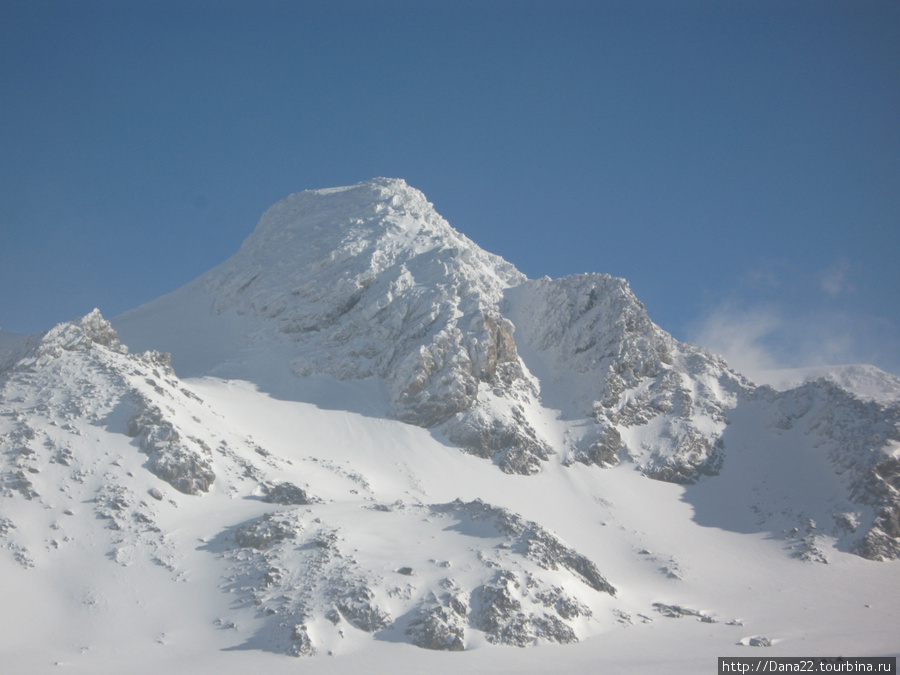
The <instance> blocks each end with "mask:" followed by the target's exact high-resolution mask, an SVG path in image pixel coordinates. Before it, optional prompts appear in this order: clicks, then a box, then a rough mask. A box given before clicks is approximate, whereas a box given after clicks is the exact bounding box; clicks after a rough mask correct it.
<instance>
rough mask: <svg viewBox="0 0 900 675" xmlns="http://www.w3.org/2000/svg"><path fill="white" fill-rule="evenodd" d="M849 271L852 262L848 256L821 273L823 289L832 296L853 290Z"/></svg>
mask: <svg viewBox="0 0 900 675" xmlns="http://www.w3.org/2000/svg"><path fill="white" fill-rule="evenodd" d="M849 273H850V263H849V262H848V261H847V259H846V258H841V259H840V260H838V261H837V262H836V263H835V264H834V265H832V266H831V267H829V268H828V269H827V270H825V271H824V272H823V273H822V274H821V276H820V282H821V286H822V290H823V291H825V292H826V293H827V294H828V295H830V296H831V297H836V296H838V295H840V294H841V293H844V292H850V291H852V290H853V286H852V285H851V283H850V278H849Z"/></svg>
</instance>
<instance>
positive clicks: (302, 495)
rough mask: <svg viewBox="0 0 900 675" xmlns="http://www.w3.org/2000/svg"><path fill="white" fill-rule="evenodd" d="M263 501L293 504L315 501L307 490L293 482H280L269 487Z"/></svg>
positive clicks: (300, 504)
mask: <svg viewBox="0 0 900 675" xmlns="http://www.w3.org/2000/svg"><path fill="white" fill-rule="evenodd" d="M263 501H264V502H267V503H269V504H285V505H288V504H293V505H298V506H302V505H305V504H312V503H313V500H311V499H310V497H309V495H308V494H307V493H306V490H304V489H303V488H301V487H298V486H296V485H294V484H293V483H278V484H277V485H275V486H273V487H271V488H269V491H268V492H267V493H266V496H265V497H263Z"/></svg>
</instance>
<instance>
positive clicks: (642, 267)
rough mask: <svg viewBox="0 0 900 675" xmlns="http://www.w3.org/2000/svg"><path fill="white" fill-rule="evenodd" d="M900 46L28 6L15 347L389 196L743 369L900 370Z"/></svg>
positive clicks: (861, 6) (856, 31)
mask: <svg viewBox="0 0 900 675" xmlns="http://www.w3.org/2000/svg"><path fill="white" fill-rule="evenodd" d="M898 35H900V4H898V3H897V2H896V1H894V0H890V1H884V2H874V1H873V2H869V1H867V0H856V1H854V2H847V1H843V2H829V1H827V0H820V1H816V2H809V1H803V2H793V1H791V0H777V1H774V2H769V1H766V0H757V1H752V2H751V1H750V0H746V1H743V0H733V1H724V0H716V1H714V2H712V1H710V2H705V1H703V2H701V1H696V2H694V1H685V2H677V1H672V2H668V1H663V0H657V1H653V2H649V1H647V2H642V1H640V0H636V1H629V2H616V1H609V2H571V1H566V0H554V1H553V2H550V1H547V2H531V1H528V0H516V1H506V0H493V1H486V0H481V1H480V2H469V1H467V0H455V1H452V2H451V1H432V2H429V1H428V0H419V1H417V2H411V1H402V0H385V1H380V2H379V1H374V0H372V1H369V2H361V1H357V2H351V1H341V0H329V1H327V2H326V1H319V2H276V1H272V0H268V1H267V0H257V1H255V2H230V1H228V0H224V1H217V2H201V1H198V0H180V1H179V2H169V1H168V0H162V1H160V0H154V2H137V1H135V2H120V1H111V0H107V1H97V0H77V1H74V2H73V1H68V0H66V1H63V0H57V1H52V2H46V1H41V0H28V1H27V2H25V1H21V0H7V1H6V2H3V3H0V328H3V329H5V330H10V331H14V332H23V333H31V332H39V331H41V330H45V329H47V328H49V327H51V326H52V325H53V324H55V323H57V322H60V321H64V320H69V319H72V318H74V317H76V316H79V315H82V314H84V313H86V312H88V311H90V310H91V309H92V308H94V307H95V306H96V307H99V308H100V310H101V311H102V312H103V313H104V314H105V315H107V316H115V315H116V314H119V313H121V312H123V311H126V310H128V309H130V308H132V307H135V306H137V305H139V304H141V303H143V302H146V301H149V300H151V299H153V298H155V297H157V296H159V295H161V294H163V293H166V292H168V291H170V290H174V289H175V288H177V287H178V286H181V285H182V284H184V283H186V282H188V281H190V280H191V279H193V278H194V277H196V276H198V275H199V274H201V273H202V272H204V271H206V270H207V269H209V268H210V267H212V266H214V265H216V264H218V263H219V262H221V261H222V260H224V259H225V258H227V257H228V256H229V255H230V254H232V253H233V252H234V251H236V250H237V248H238V247H239V245H240V243H241V241H242V240H243V239H244V237H246V236H247V235H248V234H249V233H250V231H251V230H252V228H253V227H254V225H255V224H256V221H257V220H258V218H259V216H260V215H261V213H262V212H263V211H264V210H265V209H266V208H267V207H268V206H269V205H271V204H272V203H274V202H275V201H277V200H279V199H281V198H283V197H285V196H286V195H288V194H290V193H292V192H296V191H299V190H303V189H307V188H318V187H328V186H336V185H347V184H352V183H356V182H359V181H361V180H366V179H368V178H371V177H374V176H391V177H401V178H405V179H406V180H407V181H408V182H409V183H410V184H411V185H413V186H414V187H417V188H419V189H421V190H423V191H424V192H425V194H426V195H427V196H428V197H429V199H430V200H431V201H432V202H434V204H435V206H436V208H437V210H438V211H439V212H440V213H441V214H442V215H443V216H445V217H446V218H447V219H448V220H449V221H450V223H451V224H452V225H453V226H454V227H456V228H457V229H458V230H460V231H462V232H463V233H464V234H466V235H468V236H469V237H470V238H472V239H473V240H475V242H477V243H478V244H480V245H481V246H482V247H484V248H485V249H487V250H489V251H491V252H493V253H496V254H498V255H501V256H503V257H504V258H506V259H507V260H509V261H510V262H512V263H514V264H515V265H516V266H517V267H519V269H521V270H522V271H523V272H525V273H526V274H527V275H528V276H530V277H540V276H543V275H549V276H551V277H559V276H564V275H566V274H572V273H579V272H589V271H590V272H609V273H611V274H614V275H617V276H623V277H625V278H626V279H628V280H629V282H630V283H631V285H632V287H633V288H634V290H635V292H636V293H637V295H638V297H639V298H641V300H643V301H644V303H645V305H646V306H647V309H648V311H649V313H650V316H651V317H652V318H653V319H654V320H655V321H656V322H657V323H658V324H660V325H661V326H662V327H663V328H665V329H666V330H668V331H669V332H671V333H672V334H673V335H674V336H675V337H676V338H679V339H691V340H697V341H701V342H705V343H706V344H707V346H711V347H714V348H716V349H719V350H722V351H725V352H726V355H727V356H729V357H730V358H731V359H732V360H734V361H735V362H736V363H738V365H745V367H747V368H751V367H758V366H760V365H770V366H800V365H818V364H821V363H844V362H859V361H862V362H869V363H875V364H876V365H879V366H881V367H882V368H885V369H888V370H890V371H891V372H894V373H897V374H900V274H898V272H897V257H898V253H900V40H898V39H897V36H898ZM741 359H746V360H747V362H746V364H740V361H741Z"/></svg>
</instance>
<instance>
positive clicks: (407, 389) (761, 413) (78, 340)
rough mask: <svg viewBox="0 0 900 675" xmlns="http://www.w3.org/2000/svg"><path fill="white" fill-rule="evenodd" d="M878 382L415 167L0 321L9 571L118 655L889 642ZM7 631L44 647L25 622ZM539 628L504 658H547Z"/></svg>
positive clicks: (21, 593) (884, 411)
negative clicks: (568, 267) (211, 256)
mask: <svg viewBox="0 0 900 675" xmlns="http://www.w3.org/2000/svg"><path fill="white" fill-rule="evenodd" d="M851 389H857V390H859V391H856V392H854V391H851ZM863 390H868V391H874V392H875V394H873V395H869V396H867V395H865V391H863ZM891 391H892V389H891V386H890V378H887V379H886V378H883V377H881V376H879V375H878V374H877V373H875V372H873V371H868V370H866V369H857V370H855V371H853V372H845V373H843V375H841V376H834V377H833V378H831V379H821V378H820V379H817V380H813V381H810V382H806V383H802V384H800V385H799V386H796V387H793V388H788V389H786V390H784V391H778V390H776V389H774V388H772V387H768V386H757V385H756V384H754V383H752V382H751V381H749V380H747V379H746V378H744V377H743V376H741V375H740V374H738V373H736V372H734V371H732V370H731V369H729V368H728V366H727V363H726V362H725V361H724V360H723V359H722V358H721V357H719V356H717V355H715V354H712V353H711V352H709V351H708V350H706V349H704V348H702V347H700V346H697V345H691V344H686V343H680V342H678V341H676V340H675V339H674V338H672V336H671V335H669V334H668V333H666V332H665V331H664V330H662V329H661V328H659V327H658V326H656V325H655V324H654V323H653V322H652V320H651V319H650V317H649V316H648V315H647V312H646V309H645V308H644V306H643V305H642V304H641V302H640V301H639V300H638V299H637V298H636V297H635V295H634V293H633V292H632V291H631V289H630V287H629V285H628V283H627V282H626V281H625V280H622V279H617V278H614V277H611V276H609V275H605V274H583V275H575V276H571V277H565V278H563V279H549V278H546V277H545V278H542V279H534V280H531V279H527V278H526V277H525V276H524V275H522V274H521V273H519V272H518V271H517V270H516V269H515V268H514V267H513V266H512V265H510V264H509V263H507V262H505V261H503V260H502V259H501V258H499V257H498V256H495V255H493V254H490V253H487V252H484V251H482V250H481V249H480V248H478V247H477V245H475V244H474V243H473V242H471V241H470V240H468V239H467V238H465V237H464V236H463V235H461V234H459V233H457V232H456V231H455V230H453V228H451V227H450V225H449V224H448V223H447V222H446V221H445V220H443V219H442V218H441V217H440V216H439V215H438V214H437V213H436V212H435V211H434V209H433V206H432V205H431V204H430V203H429V202H428V201H427V199H426V198H425V196H424V195H422V193H420V192H419V191H417V190H414V189H413V188H411V187H409V186H408V185H407V184H406V183H405V182H403V181H399V180H395V179H374V180H372V181H366V182H365V183H361V184H358V185H356V186H348V187H344V188H336V189H326V190H313V191H307V192H303V193H297V194H296V195H292V196H290V197H288V198H287V199H285V200H282V201H281V202H279V203H278V204H276V205H273V207H271V208H270V209H269V210H268V211H267V212H266V213H265V214H264V215H263V217H262V218H261V219H260V224H259V225H258V226H257V228H256V230H254V232H253V233H252V234H251V235H250V236H249V237H248V238H247V240H246V241H245V242H244V244H243V245H242V246H241V248H240V249H239V251H238V252H237V253H236V254H235V255H234V256H232V258H230V259H229V260H227V261H225V262H223V263H222V264H221V265H219V266H217V267H216V268H214V269H213V270H210V272H208V273H206V274H204V275H202V276H201V277H199V278H198V279H196V280H195V281H193V282H191V283H189V284H188V285H186V286H185V287H183V288H181V289H179V290H177V291H175V292H173V293H170V294H168V295H166V296H163V297H162V298H159V299H157V300H156V301H153V302H151V303H148V304H147V305H145V306H143V307H140V308H136V309H135V310H132V311H131V312H128V313H126V314H124V315H122V316H120V317H115V318H114V319H113V320H112V321H111V322H110V321H107V320H106V319H105V318H104V317H102V316H101V314H100V312H99V311H94V312H92V313H90V314H88V315H86V316H85V317H82V318H81V319H78V320H75V321H72V322H66V323H63V324H60V325H58V326H56V327H54V328H52V329H51V330H49V331H48V332H46V333H44V334H42V335H40V336H32V337H29V338H27V339H16V340H12V341H10V342H9V344H8V345H7V347H6V350H5V351H0V452H2V454H0V458H2V462H3V465H2V474H0V478H2V483H0V505H2V507H3V508H2V516H0V569H2V570H4V571H5V572H6V574H4V575H0V578H4V579H6V581H4V582H3V583H4V584H5V586H4V587H3V590H4V592H5V593H6V597H9V598H11V600H10V602H11V606H13V607H18V608H22V610H23V611H24V608H25V607H27V606H29V598H30V597H31V596H35V597H44V596H43V595H41V593H42V592H39V591H38V589H40V588H43V587H45V586H46V587H47V588H54V589H59V591H58V596H54V597H57V599H56V600H54V601H53V603H55V604H52V603H51V604H47V605H44V604H41V605H40V606H41V607H44V606H61V607H65V608H66V612H67V616H69V617H70V618H71V620H72V621H71V625H66V626H57V627H56V630H58V631H62V633H63V634H64V635H66V636H67V637H66V638H65V639H64V640H62V641H58V644H56V645H55V646H54V647H53V650H52V651H53V652H54V653H57V654H59V656H58V657H54V658H58V659H60V660H61V661H66V660H73V661H77V662H79V663H85V664H88V665H86V666H85V667H86V668H89V669H92V670H95V669H96V668H97V667H98V665H99V664H100V663H101V661H102V660H103V659H106V661H103V662H106V663H119V662H117V661H116V659H115V658H114V657H113V656H112V654H113V653H115V652H116V650H117V649H119V650H120V651H121V648H120V647H118V646H116V645H115V644H113V643H111V642H110V638H108V637H102V636H103V635H107V634H109V635H112V634H115V635H116V636H117V637H116V639H121V640H123V641H124V643H125V644H126V645H128V647H127V650H131V652H130V653H144V652H143V651H142V650H145V649H146V648H145V647H143V646H141V645H142V644H143V643H142V642H141V640H147V644H151V643H152V644H154V645H166V647H165V649H166V650H167V651H168V652H169V653H172V654H177V655H180V656H179V657H178V658H192V659H196V658H198V656H197V655H198V654H201V653H202V654H203V655H204V656H203V657H202V658H203V659H208V660H209V663H210V665H209V671H210V672H213V671H215V670H218V671H221V669H222V668H225V669H228V668H229V667H231V666H230V665H229V664H231V663H237V662H238V661H236V660H229V659H238V658H239V657H238V656H237V654H238V653H245V652H250V653H255V654H260V655H272V654H290V655H293V656H316V657H322V656H325V655H328V654H331V655H334V656H335V657H336V659H335V663H337V662H340V663H342V664H354V663H356V662H355V661H354V660H353V659H354V658H355V657H354V656H353V655H354V654H357V653H359V654H362V653H369V652H372V653H381V652H379V650H380V649H381V648H380V647H378V646H377V645H378V644H379V643H385V644H387V645H392V646H393V647H396V648H397V649H399V650H401V651H396V652H395V651H392V649H393V647H391V649H389V650H388V652H390V654H391V655H392V656H391V657H389V658H390V661H389V662H385V663H390V667H392V668H394V669H396V670H398V672H405V671H404V668H405V666H403V665H400V664H399V663H398V661H397V660H396V659H397V658H400V659H403V660H407V661H408V663H409V664H410V665H409V668H408V670H409V672H416V670H415V668H416V667H419V668H421V667H423V666H422V665H421V664H427V665H426V666H424V667H426V668H428V669H431V670H437V671H438V672H441V671H443V672H453V668H456V665H454V664H451V663H449V662H444V661H438V660H430V659H426V657H420V656H417V655H415V654H413V653H409V652H406V651H402V649H405V647H406V646H410V645H412V646H415V647H421V648H424V651H429V652H430V651H458V650H462V651H464V652H478V653H482V652H484V653H485V654H487V653H489V652H491V648H490V647H491V646H492V645H508V646H516V647H524V646H530V645H541V644H548V643H551V644H556V645H568V646H567V647H565V650H573V651H566V652H560V658H563V659H566V658H572V659H574V662H576V663H580V664H581V665H582V666H583V667H587V664H588V663H595V662H596V659H597V658H598V657H600V656H601V655H605V656H606V657H607V658H610V655H611V654H613V655H616V654H617V655H618V656H615V658H618V659H619V662H620V663H621V664H625V663H629V664H630V663H631V661H632V660H633V659H634V657H635V655H636V653H637V652H634V651H631V652H629V651H627V650H628V649H631V648H632V647H626V645H630V644H632V643H631V640H632V638H629V637H627V635H630V634H631V633H633V632H637V633H639V634H640V635H643V636H645V639H644V640H639V642H641V643H642V646H641V650H642V651H643V650H646V647H645V646H644V643H645V642H646V641H647V640H649V641H650V642H653V643H654V644H655V642H654V641H655V640H663V641H664V640H672V639H675V640H676V641H680V640H684V641H686V642H684V643H683V644H687V645H695V644H697V645H703V646H702V649H701V651H702V652H703V653H704V654H706V655H707V656H709V655H714V654H721V653H724V651H723V650H727V649H728V648H730V647H731V646H734V645H736V644H737V645H749V644H765V643H769V644H772V645H773V647H772V649H773V650H774V651H773V652H772V653H781V654H784V653H787V652H785V651H783V650H788V652H790V651H791V650H793V651H794V652H796V651H797V650H798V649H801V650H802V649H804V648H807V647H808V645H810V644H813V645H819V646H820V647H822V648H823V649H824V647H825V646H829V647H830V646H831V645H835V644H844V645H845V648H849V647H852V646H853V645H859V650H858V651H855V652H854V653H860V652H866V653H882V652H883V651H884V649H887V648H888V647H889V645H890V644H891V643H890V640H888V639H887V638H886V637H885V635H886V634H888V633H890V634H892V630H891V629H892V628H893V627H897V626H900V620H898V617H897V615H896V614H895V613H893V612H894V610H893V609H892V608H893V607H896V603H894V604H892V603H891V602H887V601H886V600H887V599H890V598H895V599H897V600H900V597H897V594H898V592H900V589H897V587H896V584H893V585H891V582H890V579H891V578H892V577H891V574H892V570H895V569H896V564H898V563H897V562H896V559H897V558H900V525H898V523H900V460H898V455H900V400H898V399H896V398H894V397H892V395H891ZM648 479H655V480H648ZM720 559H721V560H722V561H727V563H724V564H720ZM876 561H879V562H876ZM826 563H827V564H826ZM104 569H106V570H108V572H107V574H108V576H109V583H107V581H106V580H103V579H101V578H100V577H98V575H101V576H102V575H103V572H101V571H100V570H104ZM773 579H778V580H780V579H783V580H784V581H783V583H782V582H781V581H777V582H773V581H772V580H773ZM773 583H777V584H779V588H778V590H777V592H776V591H775V590H774V589H772V588H770V586H771V585H772V584H773ZM822 583H827V584H829V585H830V587H838V586H846V587H847V588H848V589H853V592H852V593H851V592H850V591H849V590H848V591H847V593H846V595H847V598H851V597H852V598H853V600H852V602H851V600H849V599H847V598H844V599H838V600H837V601H836V602H838V606H839V611H837V610H835V609H834V608H833V607H832V606H831V605H830V604H829V598H827V597H823V595H822V593H821V584H822ZM122 588H129V589H132V588H133V591H130V593H133V595H134V597H136V598H137V602H138V604H139V605H140V606H141V607H142V608H143V610H142V611H143V613H140V612H132V611H126V610H125V607H126V605H127V604H128V602H132V603H133V602H134V600H133V599H131V600H129V599H128V598H129V596H128V595H127V594H123V592H122V590H121V589H122ZM151 589H152V590H151ZM759 589H762V590H759ZM782 593H783V594H782ZM154 594H156V595H154ZM156 596H158V598H157V597H156ZM48 597H49V596H48ZM73 598H78V599H77V600H73ZM863 599H864V600H865V604H864V603H863ZM46 602H47V603H50V601H49V600H48V601H46ZM184 603H190V607H191V609H190V611H187V612H185V613H183V614H182V613H180V612H179V608H180V607H181V606H182V605H183V604H184ZM104 605H106V606H107V609H103V607H104ZM872 607H874V608H875V609H872ZM113 608H115V611H114V609H113ZM145 614H146V616H145ZM117 617H118V618H117ZM176 617H180V618H176ZM848 617H852V621H853V625H854V626H856V628H854V630H853V631H851V632H848V633H847V635H848V637H847V638H846V641H845V642H844V643H841V642H840V641H839V640H838V641H835V635H836V634H839V633H840V631H842V630H846V626H847V625H849V623H848ZM679 618H680V619H681V620H682V621H684V619H685V618H689V620H690V621H694V622H699V623H700V624H702V625H703V626H704V627H706V630H707V631H708V633H703V634H701V633H700V632H698V631H696V630H693V629H691V628H683V627H679V628H672V627H670V626H673V625H675V623H678V622H674V623H673V624H668V623H666V622H669V621H670V620H673V619H679ZM116 621H121V626H122V627H121V629H120V630H113V631H110V626H112V625H114V624H115V623H116ZM745 623H746V624H747V628H744V625H745ZM678 625H679V626H683V624H681V623H678ZM126 626H127V627H128V630H130V631H131V633H130V636H128V635H126V633H127V632H128V631H127V630H126ZM151 626H152V627H151ZM885 626H887V628H888V630H887V633H885V630H884V627H885ZM93 627H97V631H96V632H94V628H93ZM626 629H627V630H626ZM621 631H624V632H621ZM879 631H880V632H879ZM764 633H765V634H768V637H766V636H764V635H763V634H764ZM0 634H2V635H4V636H5V637H3V638H2V639H3V640H6V644H5V645H4V643H2V642H0V646H3V647H4V652H7V651H9V653H15V654H19V655H20V656H21V663H22V664H27V665H28V666H29V667H30V669H32V670H33V669H35V668H37V669H41V668H45V667H46V666H47V665H48V664H47V663H46V662H45V661H43V660H42V659H44V658H45V657H43V656H41V654H43V653H44V652H45V651H46V644H47V638H46V633H45V632H44V631H41V630H39V629H35V628H34V623H33V622H31V623H28V622H26V623H23V624H21V625H19V624H14V623H13V622H11V621H9V620H7V624H6V625H5V626H4V630H3V631H0ZM761 635H763V637H766V639H765V640H761V639H757V638H759V637H760V636H761ZM620 636H626V637H620ZM660 636H663V637H660ZM879 636H880V637H879ZM769 638H772V639H769ZM807 638H809V640H808V641H807ZM19 643H20V644H22V645H27V647H18V646H16V645H17V644H19ZM574 643H582V644H583V645H584V650H581V651H578V650H576V649H575V647H574ZM781 643H783V645H784V646H780V645H781ZM75 644H81V645H94V646H95V647H94V648H95V649H96V650H97V655H95V656H91V654H90V653H89V651H90V650H82V651H80V652H79V650H78V649H77V648H74V647H72V645H75ZM660 644H662V643H660ZM669 644H671V643H669ZM678 644H682V643H681V642H678ZM192 645H193V646H192ZM590 645H597V646H590ZM617 645H622V646H617ZM7 647H9V649H7ZM22 649H25V650H26V651H25V652H23V651H21V650H22ZM585 650H586V651H585ZM617 650H618V651H617ZM622 650H624V651H622ZM416 651H418V650H416ZM536 651H537V652H538V654H537V655H536V656H535V657H534V659H535V660H534V661H533V662H532V661H531V660H530V658H529V659H519V657H515V656H505V657H503V658H504V659H513V660H514V661H515V663H516V664H517V666H516V668H517V669H518V670H521V671H522V672H540V667H539V665H538V664H539V663H542V659H543V657H542V656H540V652H541V650H536ZM650 651H653V650H652V649H651V650H650ZM388 652H384V653H388ZM564 653H565V654H569V653H571V654H573V656H571V657H566V656H563V654H564ZM654 653H655V656H654V657H653V659H652V662H653V664H655V665H656V666H658V665H659V664H660V663H662V662H665V661H667V660H668V659H669V658H670V657H671V656H672V655H671V654H664V653H663V652H662V651H658V652H654ZM575 654H581V655H582V656H575ZM584 654H590V655H591V656H590V659H587V657H585V656H583V655H584ZM213 655H217V656H213ZM148 658H150V662H154V663H157V662H158V661H155V660H154V659H158V658H159V657H158V656H155V657H149V656H148ZM259 658H263V657H262V656H259ZM385 658H388V657H385ZM478 658H484V659H487V660H490V659H491V658H493V657H491V656H489V655H485V656H483V657H482V656H479V657H478ZM680 658H682V660H685V659H687V661H685V663H690V664H692V665H690V667H687V668H686V670H691V669H693V668H695V667H697V668H699V666H697V664H696V663H695V662H693V661H690V658H689V657H688V655H687V653H686V652H685V653H684V654H681V656H680ZM110 659H111V660H110ZM422 659H425V660H422ZM315 661H316V662H317V663H322V659H321V658H316V659H315ZM485 662H487V661H485ZM266 663H269V664H270V665H272V667H273V668H275V669H278V668H279V667H280V666H279V665H278V663H279V662H277V661H266ZM326 663H327V661H326ZM36 664H42V665H40V666H38V665H36ZM413 664H415V666H414V665H413ZM543 665H544V666H546V665H547V664H546V663H544V664H543ZM343 667H344V666H340V667H339V666H335V668H338V671H340V672H351V671H352V669H353V668H354V667H355V666H353V665H347V666H346V668H347V670H345V671H343V670H340V669H341V668H343ZM386 667H387V666H386ZM317 668H324V669H327V668H330V666H325V665H320V666H317ZM335 672H337V671H335Z"/></svg>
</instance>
